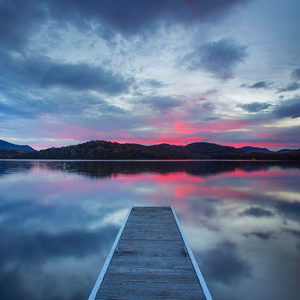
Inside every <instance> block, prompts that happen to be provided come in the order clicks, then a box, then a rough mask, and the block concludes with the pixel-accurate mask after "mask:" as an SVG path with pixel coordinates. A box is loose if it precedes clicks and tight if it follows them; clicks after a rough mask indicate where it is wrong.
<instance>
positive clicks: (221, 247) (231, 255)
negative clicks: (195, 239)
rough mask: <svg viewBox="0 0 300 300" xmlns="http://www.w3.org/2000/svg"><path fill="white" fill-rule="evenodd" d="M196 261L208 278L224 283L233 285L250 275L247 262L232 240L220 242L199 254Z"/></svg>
mask: <svg viewBox="0 0 300 300" xmlns="http://www.w3.org/2000/svg"><path fill="white" fill-rule="evenodd" d="M198 261H199V262H200V265H201V270H202V271H203V273H204V274H205V276H206V278H207V279H208V280H211V281H217V282H220V283H223V284H226V285H234V284H236V283H237V282H238V281H241V280H243V278H245V277H249V276H250V275H251V268H250V266H249V263H248V262H247V261H245V260H244V259H243V258H242V257H241V255H240V253H239V251H238V248H237V245H236V244H234V243H232V242H228V241H225V242H222V243H220V244H218V245H217V246H216V247H215V248H213V249H209V250H208V251H207V252H205V253H201V255H200V254H199V257H198Z"/></svg>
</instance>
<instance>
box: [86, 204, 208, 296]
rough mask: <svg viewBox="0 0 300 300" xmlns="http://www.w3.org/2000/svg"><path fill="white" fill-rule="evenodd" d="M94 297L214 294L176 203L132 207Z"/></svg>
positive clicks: (109, 256) (110, 254)
mask: <svg viewBox="0 0 300 300" xmlns="http://www.w3.org/2000/svg"><path fill="white" fill-rule="evenodd" d="M94 299H98V300H101V299H123V300H124V299H132V300H135V299H139V300H150V299H177V300H180V299H193V300H196V299H201V300H211V299H212V298H211V295H210V293H209V291H208V288H207V286H206V284H205V281H204V278H203V277H202V274H201V272H200V270H199V267H198V265H197V262H196V261H195V258H194V256H193V253H192V251H191V249H190V247H189V245H188V243H187V241H186V239H185V237H184V234H183V232H182V230H181V227H180V224H179V222H178V219H177V217H176V214H175V212H174V210H173V208H172V207H169V206H166V207H156V206H153V207H136V206H135V207H132V208H131V209H130V211H129V213H128V215H127V217H126V219H125V221H124V223H123V225H122V227H121V229H120V232H119V234H118V236H117V238H116V240H115V243H114V245H113V247H112V249H111V252H110V253H109V255H108V257H107V259H106V262H105V264H104V266H103V268H102V271H101V273H100V275H99V277H98V279H97V281H96V284H95V286H94V288H93V290H92V292H91V295H90V297H89V300H94Z"/></svg>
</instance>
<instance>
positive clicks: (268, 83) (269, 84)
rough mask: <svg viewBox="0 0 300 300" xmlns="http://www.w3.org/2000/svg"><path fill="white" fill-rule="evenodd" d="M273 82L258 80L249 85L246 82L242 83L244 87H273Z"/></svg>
mask: <svg viewBox="0 0 300 300" xmlns="http://www.w3.org/2000/svg"><path fill="white" fill-rule="evenodd" d="M271 85H272V83H271V82H267V81H259V82H256V83H254V84H252V85H248V84H246V83H244V84H241V87H242V88H248V89H266V90H268V89H270V88H271Z"/></svg>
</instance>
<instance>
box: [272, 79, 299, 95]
mask: <svg viewBox="0 0 300 300" xmlns="http://www.w3.org/2000/svg"><path fill="white" fill-rule="evenodd" d="M299 88H300V83H297V82H292V83H290V84H288V85H287V86H285V87H283V88H280V89H278V90H277V93H284V92H293V91H297V90H298V89H299Z"/></svg>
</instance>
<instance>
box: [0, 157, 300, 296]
mask: <svg viewBox="0 0 300 300" xmlns="http://www.w3.org/2000/svg"><path fill="white" fill-rule="evenodd" d="M299 175H300V164H295V163H287V162H225V161H221V162H218V161H203V162H200V161H199V162H194V161H186V162H175V161H173V162H172V161H167V162H87V161H85V162H84V161H83V162H74V161H68V162H63V161H56V162H46V161H43V162H38V161H32V162H31V161H24V162H22V161H2V162H0V236H1V245H0V299H3V300H6V299H7V300H11V299H25V300H26V299H31V300H35V299H41V298H43V299H45V300H48V299H51V300H52V299H66V300H69V299H74V300H75V299H86V298H87V297H88V294H89V292H90V290H91V288H92V286H93V284H94V281H95V279H96V277H97V275H98V273H99V271H100V269H101V266H102V264H103V262H104V260H105V258H106V256H107V253H108V251H109V249H110V247H111V245H112V243H113V241H114V238H115V236H116V234H117V232H118V229H119V227H120V225H121V223H122V221H123V219H124V217H125V214H126V212H127V210H128V208H129V207H130V206H131V205H172V206H173V207H174V208H175V210H176V212H177V214H178V217H179V219H180V222H181V224H182V226H183V228H184V231H185V233H186V235H187V237H188V240H189V242H190V244H191V247H192V249H193V251H194V254H195V256H196V259H197V261H198V263H199V265H200V268H201V270H202V272H203V274H204V276H205V278H206V281H207V283H208V285H209V287H210V289H211V293H212V295H213V296H214V298H215V299H220V300H225V299H245V300H248V299H249V300H250V299H258V300H259V299H264V300H269V299H272V300H274V299H287V300H291V299H297V298H298V294H299V292H300V287H299V286H298V278H299V276H300V176H299Z"/></svg>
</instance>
